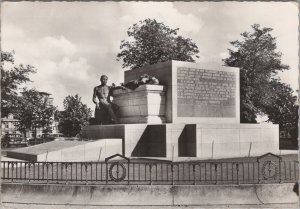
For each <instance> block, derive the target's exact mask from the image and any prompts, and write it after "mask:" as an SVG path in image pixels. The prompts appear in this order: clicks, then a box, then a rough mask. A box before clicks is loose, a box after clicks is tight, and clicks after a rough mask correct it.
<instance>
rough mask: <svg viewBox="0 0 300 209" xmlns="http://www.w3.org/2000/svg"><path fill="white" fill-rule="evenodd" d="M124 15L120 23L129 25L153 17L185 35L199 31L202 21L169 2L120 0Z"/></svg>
mask: <svg viewBox="0 0 300 209" xmlns="http://www.w3.org/2000/svg"><path fill="white" fill-rule="evenodd" d="M120 5H121V7H122V11H123V13H124V15H123V16H122V17H121V18H120V22H121V24H124V25H128V27H129V26H131V25H132V24H134V23H137V22H138V21H140V20H144V19H147V18H153V19H156V20H157V21H161V22H163V23H165V24H166V25H168V26H170V27H171V28H180V30H179V33H181V34H182V35H187V34H190V33H197V32H199V31H200V29H201V27H202V25H203V22H202V21H201V18H197V17H196V16H195V15H194V14H191V13H189V14H182V13H180V12H179V11H178V9H176V8H175V7H174V5H173V3H171V2H121V3H120Z"/></svg>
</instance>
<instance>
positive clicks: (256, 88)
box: [223, 24, 292, 123]
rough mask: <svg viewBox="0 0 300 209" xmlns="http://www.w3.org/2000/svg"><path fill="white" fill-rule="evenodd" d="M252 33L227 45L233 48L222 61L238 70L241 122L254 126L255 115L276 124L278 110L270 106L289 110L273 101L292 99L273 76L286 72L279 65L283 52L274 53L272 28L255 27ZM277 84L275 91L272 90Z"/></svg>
mask: <svg viewBox="0 0 300 209" xmlns="http://www.w3.org/2000/svg"><path fill="white" fill-rule="evenodd" d="M252 30H253V31H252V32H244V33H242V34H241V36H242V40H240V41H239V40H237V41H233V42H230V43H231V44H232V45H233V46H234V47H235V49H234V50H232V49H229V55H230V56H229V58H227V59H224V60H223V61H224V62H225V64H226V65H228V66H232V67H239V68H240V98H241V104H240V107H241V122H242V123H256V122H257V121H256V116H257V115H258V114H267V115H268V116H270V118H269V120H270V121H272V122H276V123H279V122H280V121H279V120H275V118H274V117H272V115H273V114H280V112H279V110H280V108H279V107H278V108H272V110H270V108H271V107H272V105H278V106H281V108H283V109H285V108H289V107H291V106H288V105H285V104H284V103H285V102H284V101H281V102H283V103H282V104H279V103H278V102H279V101H278V100H276V99H275V98H277V97H279V96H280V94H281V93H283V94H285V97H292V95H291V94H292V91H291V90H287V88H289V87H288V86H287V85H286V84H283V83H281V82H280V80H279V79H275V77H276V75H277V74H278V72H280V71H284V70H288V69H289V66H287V65H284V64H282V63H281V56H282V53H281V52H279V51H277V46H276V38H275V37H273V36H272V35H271V31H272V30H273V29H272V28H261V27H260V25H258V24H255V25H253V26H252ZM276 85H277V87H276V89H277V90H274V88H275V87H274V86H276ZM278 88H279V89H280V90H279V89H278ZM284 89H285V90H284ZM286 102H287V101H286ZM275 103H276V104H275ZM270 104H272V105H270Z"/></svg>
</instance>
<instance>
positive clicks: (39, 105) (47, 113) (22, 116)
mask: <svg viewBox="0 0 300 209" xmlns="http://www.w3.org/2000/svg"><path fill="white" fill-rule="evenodd" d="M55 110H56V108H55V107H54V106H53V105H51V104H50V103H49V97H48V96H45V94H41V93H40V92H38V91H37V90H35V89H26V88H24V89H23V92H22V93H21V96H18V97H17V104H16V110H15V112H14V116H15V118H16V119H18V120H19V123H18V129H19V130H20V131H21V132H22V133H26V131H28V130H34V129H36V128H42V129H43V130H49V127H50V126H51V124H52V122H53V119H54V118H53V116H54V112H55Z"/></svg>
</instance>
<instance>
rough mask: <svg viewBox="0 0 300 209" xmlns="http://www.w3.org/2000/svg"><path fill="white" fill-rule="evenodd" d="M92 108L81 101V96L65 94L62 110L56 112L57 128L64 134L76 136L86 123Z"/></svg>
mask: <svg viewBox="0 0 300 209" xmlns="http://www.w3.org/2000/svg"><path fill="white" fill-rule="evenodd" d="M91 116H92V110H91V109H90V108H88V107H87V106H86V105H85V104H83V103H82V101H81V97H79V96H78V95H77V94H76V95H75V96H71V95H69V96H67V97H66V98H65V99H64V111H61V112H57V114H56V117H57V118H58V120H59V129H60V131H61V132H62V133H63V134H64V135H65V136H76V134H78V133H79V132H80V131H81V129H82V127H83V126H85V125H88V121H89V119H90V118H91Z"/></svg>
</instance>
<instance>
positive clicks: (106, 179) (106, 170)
mask: <svg viewBox="0 0 300 209" xmlns="http://www.w3.org/2000/svg"><path fill="white" fill-rule="evenodd" d="M105 164H106V174H105V176H106V184H108V163H107V162H105Z"/></svg>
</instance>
